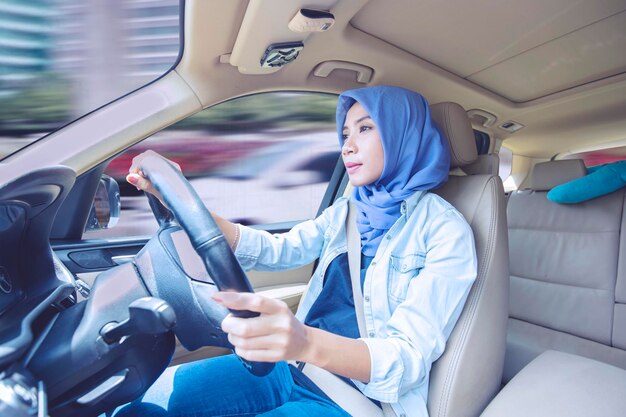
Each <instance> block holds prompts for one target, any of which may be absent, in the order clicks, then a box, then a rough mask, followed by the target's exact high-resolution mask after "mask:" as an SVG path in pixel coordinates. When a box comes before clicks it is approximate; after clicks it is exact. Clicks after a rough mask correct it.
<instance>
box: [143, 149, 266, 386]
mask: <svg viewBox="0 0 626 417" xmlns="http://www.w3.org/2000/svg"><path fill="white" fill-rule="evenodd" d="M139 169H140V170H141V171H142V172H143V174H144V176H145V177H146V178H147V179H149V180H150V181H151V182H152V184H153V185H154V188H155V189H156V190H157V191H158V192H159V193H160V194H161V196H162V198H163V200H164V201H165V203H166V204H167V206H168V207H169V209H168V208H167V207H165V206H164V205H163V204H162V203H161V201H159V199H158V198H156V197H155V196H153V195H152V194H148V193H147V196H148V201H149V203H150V207H151V209H152V212H153V214H154V216H155V218H156V219H157V221H158V223H159V225H160V226H163V225H165V224H169V223H171V222H172V221H173V220H174V219H176V220H177V223H178V224H179V226H180V227H181V229H182V230H183V231H184V232H185V233H186V234H187V236H188V237H189V240H190V242H191V245H192V247H193V249H194V250H195V251H196V253H197V254H198V255H199V256H200V258H201V259H202V262H203V264H204V267H205V269H206V271H207V273H208V274H209V276H210V277H211V278H212V279H213V282H214V283H215V285H216V286H217V288H218V289H219V290H220V291H236V292H254V289H253V288H252V285H250V281H248V278H247V276H246V274H245V272H244V271H243V269H242V268H241V265H240V264H239V262H238V261H237V258H236V257H235V254H234V253H233V251H232V249H231V247H230V245H229V244H228V242H227V241H226V238H225V237H224V234H223V233H222V231H221V229H220V228H219V226H218V225H217V223H216V222H215V220H214V219H213V216H212V215H211V213H210V212H209V210H208V209H207V208H206V207H205V205H204V203H203V202H202V200H201V199H200V197H199V196H198V194H197V193H196V191H195V190H194V189H193V187H192V186H191V184H190V183H189V182H188V181H187V180H186V179H185V177H184V176H183V175H182V173H181V172H180V171H179V170H178V169H176V168H175V167H174V166H172V165H171V164H170V163H168V162H167V161H166V160H165V159H163V158H161V157H158V156H147V157H145V158H143V159H142V160H141V161H140V163H139ZM230 312H231V314H233V315H235V316H237V317H243V318H249V317H256V316H258V315H259V314H258V313H256V312H251V311H240V310H230ZM240 359H241V360H242V363H243V364H244V366H245V367H246V368H247V369H248V370H249V371H250V372H251V373H253V374H254V375H257V376H263V375H266V374H268V373H269V372H271V370H272V369H273V368H274V363H270V362H250V361H247V360H245V359H243V358H240Z"/></svg>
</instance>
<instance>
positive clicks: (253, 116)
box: [53, 92, 343, 363]
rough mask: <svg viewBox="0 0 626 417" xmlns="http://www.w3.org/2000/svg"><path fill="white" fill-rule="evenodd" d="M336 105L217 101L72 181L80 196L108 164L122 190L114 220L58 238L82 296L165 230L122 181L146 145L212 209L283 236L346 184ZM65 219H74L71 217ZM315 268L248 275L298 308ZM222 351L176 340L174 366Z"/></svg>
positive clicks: (262, 98)
mask: <svg viewBox="0 0 626 417" xmlns="http://www.w3.org/2000/svg"><path fill="white" fill-rule="evenodd" d="M335 103H336V97H335V96H332V95H327V94H318V93H282V92H274V93H264V94H257V95H252V96H247V97H241V98H237V99H234V100H231V101H228V102H225V103H222V104H219V105H216V106H214V107H212V108H209V109H206V110H204V111H201V112H199V113H197V114H196V115H194V116H192V117H189V118H187V119H185V120H182V121H180V122H178V123H176V124H174V125H172V126H170V127H169V128H167V129H164V130H162V131H160V132H158V133H156V134H154V135H152V136H151V137H150V138H148V139H146V140H144V141H142V142H139V143H138V144H136V145H134V146H133V147H131V148H129V149H127V150H126V151H124V152H123V153H121V154H119V155H117V156H116V157H115V158H113V159H111V160H109V161H108V162H107V163H106V164H103V165H102V166H100V167H98V169H94V170H92V171H93V172H91V173H88V174H87V175H85V177H86V178H85V179H82V178H81V179H79V182H78V184H77V187H75V188H76V189H77V191H76V192H80V189H81V183H82V182H89V181H93V179H88V177H89V176H92V177H98V176H99V174H100V172H102V170H103V169H104V173H105V174H107V175H109V176H110V177H112V178H113V179H114V180H115V181H116V182H117V183H118V185H119V189H120V196H121V213H120V216H119V221H117V224H115V225H114V226H113V227H110V228H96V229H94V228H91V229H90V228H88V229H87V230H86V231H85V232H84V233H83V236H82V239H81V240H79V241H75V240H74V241H69V240H67V239H56V240H54V241H53V249H54V251H55V253H56V254H57V255H58V256H59V257H60V259H61V260H62V261H63V262H64V263H65V265H66V266H67V267H68V268H69V269H70V271H72V272H73V273H74V274H75V275H76V277H77V278H78V279H79V281H78V282H79V284H80V286H81V289H82V290H83V295H84V296H86V295H87V293H88V288H89V287H90V286H91V285H92V284H93V281H94V280H95V279H96V277H97V276H98V274H100V273H101V272H102V271H106V270H108V269H110V268H113V267H115V266H117V265H121V264H123V263H126V262H131V261H132V259H133V257H134V256H135V254H137V252H138V251H139V250H140V249H141V248H142V247H143V245H144V244H145V243H146V242H147V240H148V239H149V237H150V236H151V235H152V234H154V233H155V232H156V230H157V229H158V225H157V222H156V221H155V219H154V217H153V216H152V213H151V211H150V208H149V205H148V202H147V199H146V197H145V196H144V195H143V193H140V192H139V191H137V190H136V189H135V188H134V187H133V186H131V185H130V184H128V183H127V182H126V181H125V176H126V174H127V172H128V168H129V167H130V165H131V163H132V158H133V157H134V156H136V155H138V154H139V153H141V152H143V151H145V150H148V149H152V150H154V151H156V152H158V153H160V154H161V155H163V156H165V157H167V158H169V159H171V160H173V161H175V162H177V163H178V164H179V165H180V166H181V168H182V170H183V173H184V174H185V176H186V177H187V179H188V180H189V181H190V182H191V183H192V185H193V186H194V188H195V189H196V191H197V192H198V193H199V195H200V196H201V198H202V199H203V201H204V203H205V204H206V206H207V207H208V208H209V209H210V210H212V211H214V212H216V213H218V214H220V215H221V216H223V217H225V218H227V219H229V220H231V221H233V222H236V223H241V224H244V225H249V226H252V227H256V228H261V229H263V230H267V231H269V232H273V233H279V232H283V231H286V230H289V229H290V228H291V227H293V226H294V225H295V224H297V223H298V222H300V221H302V220H306V219H311V218H314V217H316V216H317V214H318V213H319V212H320V211H321V210H322V209H324V208H325V207H327V206H328V205H330V204H331V203H332V201H333V200H334V197H335V195H336V194H337V192H338V188H339V187H340V185H341V184H340V178H341V176H342V173H343V169H342V168H343V165H342V164H338V161H339V147H338V143H337V134H336V131H335V126H334V108H335ZM333 173H335V175H333ZM96 179H97V178H96ZM81 180H82V181H81ZM60 218H61V219H63V220H59V221H65V222H67V219H68V218H70V219H71V216H60ZM96 223H97V222H96ZM66 227H71V226H68V225H66ZM312 268H313V264H310V265H307V266H305V267H302V268H298V269H295V270H291V271H284V272H280V273H276V272H273V273H268V272H251V273H249V275H248V276H249V279H250V281H251V283H252V285H253V287H254V288H255V290H256V291H260V292H263V293H264V294H265V295H267V296H270V297H274V298H279V299H282V300H284V301H285V302H286V303H287V304H288V305H289V306H290V307H291V308H292V309H293V310H294V311H295V309H296V308H297V305H298V302H299V300H300V296H301V295H302V292H303V291H304V289H305V288H306V285H307V282H308V280H309V278H310V276H311V273H312ZM219 353H222V351H221V350H218V349H214V348H206V349H201V350H200V351H196V352H193V353H190V352H186V351H185V350H184V349H183V348H182V347H180V346H178V348H177V351H176V353H175V357H174V362H175V363H180V362H184V361H188V360H192V359H197V358H200V357H207V356H212V355H216V354H219Z"/></svg>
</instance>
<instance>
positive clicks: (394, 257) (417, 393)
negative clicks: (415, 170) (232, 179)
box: [235, 191, 477, 417]
mask: <svg viewBox="0 0 626 417" xmlns="http://www.w3.org/2000/svg"><path fill="white" fill-rule="evenodd" d="M347 213H348V198H345V197H344V198H340V199H339V200H337V201H336V202H335V204H333V205H332V206H331V207H329V208H328V209H326V210H325V211H324V212H323V213H322V214H321V215H320V216H319V217H318V218H317V219H315V220H308V221H305V222H302V223H300V224H298V225H296V226H295V227H294V228H293V229H291V230H290V231H289V232H287V233H282V234H275V235H272V234H270V233H268V232H264V231H259V230H254V229H252V228H248V227H243V226H240V232H241V235H240V240H239V244H238V246H237V250H236V252H235V254H236V255H237V258H238V259H239V261H240V262H241V265H242V266H243V268H244V269H246V270H249V269H256V270H262V271H277V270H284V269H291V268H297V267H300V266H304V265H306V264H308V263H310V262H313V261H314V260H315V259H317V258H319V259H320V260H319V263H318V266H317V268H316V270H315V272H314V273H313V277H312V278H311V283H310V286H309V290H308V291H307V293H306V294H305V296H304V297H303V299H302V300H301V302H300V305H299V308H298V312H297V313H296V317H297V318H298V319H300V320H301V321H303V320H304V317H306V315H307V313H308V311H309V309H310V308H311V306H312V305H313V302H314V301H315V299H316V298H317V297H318V296H319V294H320V292H321V290H322V284H323V279H324V275H325V273H326V268H328V266H329V265H330V263H331V261H332V260H333V259H334V258H335V257H337V256H338V255H340V254H342V253H345V252H347V244H346V230H345V221H346V217H347ZM401 213H402V214H401V216H400V218H399V219H398V220H397V221H396V223H395V224H394V225H393V226H392V227H391V229H390V230H389V231H388V232H387V234H386V235H385V237H384V239H383V240H382V243H381V244H380V246H379V248H378V251H377V252H376V256H375V257H374V259H373V260H372V263H371V264H370V267H369V268H368V269H367V272H366V276H365V282H364V286H363V306H364V310H365V311H364V312H365V327H366V330H367V335H362V336H363V337H362V338H361V340H363V341H364V342H365V343H366V344H367V346H368V348H369V352H370V357H371V375H370V381H369V382H368V383H367V384H365V383H362V382H360V381H354V382H355V384H356V386H357V387H358V388H359V389H360V390H361V391H362V392H363V393H364V394H365V395H367V396H368V397H370V398H373V399H375V400H379V401H382V402H387V403H391V406H392V407H393V409H394V411H395V412H396V414H397V415H399V416H400V415H406V416H411V417H412V416H416V417H417V416H419V417H426V416H428V411H427V408H426V400H427V398H428V382H429V372H430V368H431V365H432V363H433V362H434V361H435V360H437V358H439V356H441V354H442V353H443V351H444V348H445V344H446V340H447V339H448V337H449V336H450V333H451V332H452V329H453V327H454V325H455V323H456V321H457V319H458V318H459V315H460V314H461V310H462V309H463V305H464V303H465V300H466V298H467V295H468V293H469V290H470V288H471V286H472V283H473V282H474V279H475V278H476V271H477V262H476V249H475V245H474V238H473V234H472V230H471V228H470V227H469V225H468V224H467V222H466V221H465V219H464V218H463V216H462V215H461V214H460V213H459V212H458V211H457V210H456V209H455V208H454V207H452V206H451V205H450V204H449V203H448V202H446V201H445V200H443V199H442V198H441V197H439V196H437V195H436V194H432V193H428V192H423V191H419V192H416V193H415V194H413V195H412V196H411V197H409V198H408V199H407V200H406V201H404V202H403V203H402V207H401Z"/></svg>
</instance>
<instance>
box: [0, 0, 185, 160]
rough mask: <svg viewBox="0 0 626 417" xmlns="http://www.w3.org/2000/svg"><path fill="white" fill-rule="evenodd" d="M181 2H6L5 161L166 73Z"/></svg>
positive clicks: (0, 9) (0, 39)
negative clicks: (57, 130)
mask: <svg viewBox="0 0 626 417" xmlns="http://www.w3.org/2000/svg"><path fill="white" fill-rule="evenodd" d="M178 13H179V0H127V1H113V2H100V3H98V2H95V3H94V2H84V1H73V0H53V1H50V0H29V1H23V0H1V1H0V160H2V159H3V158H5V157H7V156H8V155H10V154H11V153H13V152H15V151H17V150H19V149H21V148H22V147H24V146H26V145H28V144H29V143H31V142H33V141H34V140H37V139H38V138H40V137H42V136H44V135H46V134H47V133H50V132H52V131H54V130H56V129H58V128H60V127H62V126H64V125H66V124H67V123H69V122H71V121H72V120H74V119H76V118H78V117H80V116H82V115H84V114H86V113H89V112H91V111H92V110H95V109H97V108H98V107H100V106H103V105H105V104H107V103H109V102H110V101H112V100H114V99H116V98H117V97H120V96H123V95H124V94H126V93H129V92H131V91H133V90H135V89H137V88H139V87H141V86H143V85H145V84H147V83H149V82H151V81H153V80H155V79H156V78H158V77H159V76H161V75H162V74H164V73H165V72H167V71H168V69H170V68H171V67H172V66H173V65H174V63H175V62H176V60H177V58H178V54H179V49H180V36H179V32H180V24H179V16H178Z"/></svg>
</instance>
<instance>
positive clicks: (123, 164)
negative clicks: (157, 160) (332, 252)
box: [84, 93, 339, 239]
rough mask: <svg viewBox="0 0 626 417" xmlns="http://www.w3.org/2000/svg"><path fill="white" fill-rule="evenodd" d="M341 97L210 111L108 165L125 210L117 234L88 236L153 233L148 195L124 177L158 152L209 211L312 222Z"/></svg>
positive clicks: (243, 218)
mask: <svg viewBox="0 0 626 417" xmlns="http://www.w3.org/2000/svg"><path fill="white" fill-rule="evenodd" d="M336 102H337V97H336V96H334V95H327V94H315V93H266V94H258V95H254V96H249V97H243V98H238V99H235V100H231V101H229V102H226V103H222V104H219V105H217V106H214V107H212V108H209V109H207V110H204V111H202V112H200V113H198V114H196V115H194V116H192V117H190V118H187V119H185V120H183V121H181V122H179V123H177V124H175V125H173V126H171V127H169V128H168V129H165V130H163V131H161V132H159V133H157V134H155V135H153V136H152V137H150V138H148V139H146V140H144V141H142V142H140V143H138V144H137V145H135V146H133V147H132V148H130V149H128V150H127V151H126V152H124V153H123V154H121V155H119V156H117V157H116V158H114V159H113V160H112V161H110V163H109V165H108V167H107V169H106V171H105V173H106V174H107V175H110V176H112V177H113V178H115V179H116V180H117V181H118V183H119V184H120V192H121V196H122V197H121V199H122V213H121V216H120V219H119V223H118V224H117V225H116V226H115V227H114V228H112V229H108V230H95V231H87V232H85V235H84V237H85V238H87V239H93V238H105V237H106V238H111V237H130V236H145V235H151V234H152V233H154V232H155V231H156V229H157V223H156V221H155V220H154V218H153V216H152V213H151V212H150V209H149V206H148V203H147V200H146V197H145V196H144V195H143V193H139V192H138V191H137V190H136V189H135V188H134V187H132V186H131V185H130V184H127V183H126V182H125V180H124V178H125V176H126V174H127V173H128V168H129V167H130V164H131V161H132V159H133V157H134V156H135V155H137V154H139V153H141V152H143V151H145V150H147V149H152V150H154V151H156V152H158V153H160V154H162V155H163V156H165V157H167V158H169V159H171V160H174V161H175V162H177V163H178V164H180V166H181V168H182V170H183V173H184V174H185V176H186V177H187V178H188V179H189V180H190V181H191V184H192V185H193V186H194V188H195V189H196V190H197V191H198V193H199V194H200V197H201V198H202V200H203V201H204V203H205V204H206V206H207V207H208V208H209V209H210V210H213V211H215V212H216V213H218V214H220V215H222V216H224V217H226V218H228V219H229V220H232V221H235V222H239V223H242V224H246V225H257V224H271V223H277V222H289V221H300V220H304V219H310V218H314V217H315V215H316V214H317V210H318V209H319V206H320V203H321V200H322V197H323V195H324V192H325V191H326V187H327V185H328V181H329V180H330V176H331V174H332V172H333V169H334V167H335V164H336V163H337V161H338V158H339V143H338V138H337V133H336V130H335V105H336Z"/></svg>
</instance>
